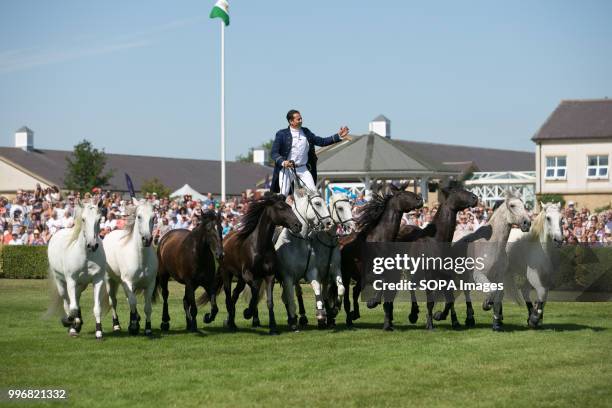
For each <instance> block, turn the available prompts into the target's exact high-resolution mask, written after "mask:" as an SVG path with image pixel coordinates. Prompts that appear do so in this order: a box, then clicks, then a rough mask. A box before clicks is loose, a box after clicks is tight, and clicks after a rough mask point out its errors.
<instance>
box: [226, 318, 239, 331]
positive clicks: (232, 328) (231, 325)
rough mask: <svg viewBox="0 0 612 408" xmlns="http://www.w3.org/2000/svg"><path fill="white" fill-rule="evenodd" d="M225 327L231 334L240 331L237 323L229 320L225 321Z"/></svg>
mask: <svg viewBox="0 0 612 408" xmlns="http://www.w3.org/2000/svg"><path fill="white" fill-rule="evenodd" d="M223 327H225V328H226V329H228V330H229V331H230V332H235V331H236V330H238V327H237V326H236V323H234V322H231V323H230V322H229V321H228V320H224V321H223Z"/></svg>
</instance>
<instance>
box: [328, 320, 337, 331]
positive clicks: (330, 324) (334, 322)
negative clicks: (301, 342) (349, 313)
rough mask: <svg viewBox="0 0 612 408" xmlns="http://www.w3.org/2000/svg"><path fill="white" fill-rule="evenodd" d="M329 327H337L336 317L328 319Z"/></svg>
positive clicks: (332, 328) (331, 328)
mask: <svg viewBox="0 0 612 408" xmlns="http://www.w3.org/2000/svg"><path fill="white" fill-rule="evenodd" d="M327 328H328V329H330V330H334V329H335V328H336V319H327Z"/></svg>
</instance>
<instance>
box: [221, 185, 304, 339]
mask: <svg viewBox="0 0 612 408" xmlns="http://www.w3.org/2000/svg"><path fill="white" fill-rule="evenodd" d="M277 225H281V226H283V227H286V228H289V229H290V230H291V232H293V233H294V234H299V233H300V231H301V229H302V223H301V222H300V220H299V219H298V218H297V217H296V215H295V213H294V212H293V210H292V209H291V207H290V206H289V205H288V204H287V203H285V199H284V196H282V195H275V194H266V195H264V197H263V198H262V199H260V200H254V201H251V202H249V204H248V208H247V211H246V213H245V214H244V215H243V216H242V219H241V227H240V228H239V229H238V230H236V231H234V232H231V233H230V234H228V236H227V237H226V239H225V242H224V244H223V249H224V252H225V256H224V258H223V262H222V263H221V266H220V270H221V272H220V273H221V276H222V278H223V290H224V291H225V305H226V307H227V313H228V317H227V320H226V322H225V325H226V327H228V328H229V329H230V330H232V331H233V330H236V323H235V318H236V302H237V301H238V296H239V295H240V293H241V292H242V290H243V289H244V287H245V285H246V284H248V285H249V287H250V288H251V300H250V302H249V306H248V308H247V309H245V310H244V318H245V319H250V318H253V326H259V317H258V316H257V315H256V310H257V301H258V297H259V290H260V288H261V287H262V286H261V285H262V284H265V285H266V286H265V288H266V294H267V300H268V313H269V321H270V323H269V329H270V334H278V331H277V329H276V320H275V318H274V302H273V300H272V290H273V287H274V274H275V272H276V263H277V261H276V251H275V250H274V244H273V242H272V236H273V235H274V229H275V227H276V226H277ZM233 277H235V278H236V279H237V280H238V283H237V285H236V287H235V288H234V291H233V293H232V292H231V289H232V278H233Z"/></svg>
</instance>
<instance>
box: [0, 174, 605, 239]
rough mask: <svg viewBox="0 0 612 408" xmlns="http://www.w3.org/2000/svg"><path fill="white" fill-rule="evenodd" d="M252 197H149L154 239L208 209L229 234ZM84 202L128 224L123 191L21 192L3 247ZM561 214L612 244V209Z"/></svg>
mask: <svg viewBox="0 0 612 408" xmlns="http://www.w3.org/2000/svg"><path fill="white" fill-rule="evenodd" d="M250 198H252V197H250V196H247V193H246V192H245V193H243V194H242V196H241V197H240V198H232V199H230V200H229V201H227V202H225V203H223V202H220V201H218V200H216V199H215V198H214V197H213V195H212V194H211V193H208V194H207V195H206V197H205V198H204V199H203V200H194V199H193V198H192V197H191V196H189V195H186V196H183V197H179V198H173V199H169V198H167V197H157V195H156V194H149V195H147V197H146V199H147V200H149V201H151V202H152V203H153V205H154V207H155V212H156V217H155V227H154V232H153V234H154V239H155V241H156V242H157V241H158V240H159V238H160V237H161V236H162V235H163V234H165V233H166V232H168V231H170V230H172V229H175V228H187V229H193V228H195V226H196V225H197V223H198V216H199V214H201V213H202V212H205V211H208V210H215V211H217V212H219V213H220V214H221V216H222V221H221V225H222V228H223V235H224V236H225V235H227V234H228V233H229V232H230V231H232V230H233V229H234V228H235V227H236V225H237V224H238V222H239V219H240V216H241V215H242V214H243V212H244V211H245V210H246V206H247V204H248V200H249V199H250ZM79 200H81V201H87V200H94V201H95V202H98V200H102V209H101V212H102V218H101V220H100V236H101V237H102V238H104V236H105V235H106V234H108V233H109V232H110V231H113V230H115V229H121V228H123V226H124V225H125V223H126V215H127V210H128V206H129V205H130V199H129V198H126V197H123V196H121V195H120V194H119V193H113V192H110V191H101V190H100V189H94V191H92V192H91V193H86V194H84V195H83V196H81V194H80V193H78V192H74V193H73V192H70V193H68V194H66V195H65V196H63V195H62V193H61V192H60V191H59V189H58V188H57V187H53V188H47V189H42V188H41V187H40V186H39V187H38V188H37V189H36V190H35V191H23V190H19V191H17V194H16V196H15V198H14V199H12V200H9V199H7V198H5V197H0V234H1V238H2V239H1V240H0V245H2V244H4V245H46V244H47V243H48V242H49V239H50V238H51V236H52V235H53V234H54V233H55V232H57V231H58V230H60V229H62V228H70V227H72V226H73V225H74V218H73V217H74V209H75V205H76V203H77V202H78V201H79ZM366 202H367V200H366V197H364V195H363V194H361V195H359V196H357V197H356V198H355V199H354V200H353V204H354V208H355V210H356V211H358V208H359V207H360V206H362V205H363V204H365V203H366ZM438 207H439V205H438V204H437V203H435V204H434V205H432V206H431V208H430V207H429V206H428V205H425V206H423V208H422V209H419V210H416V211H412V212H410V213H406V214H404V217H403V219H402V223H405V224H410V225H416V226H419V227H421V228H424V227H425V226H427V224H428V223H430V222H432V220H433V217H434V216H435V214H436V212H437V210H438ZM562 211H563V220H562V229H563V234H564V237H565V241H566V242H568V243H579V242H589V243H595V242H612V235H611V233H612V210H608V211H604V212H602V213H599V214H591V213H590V212H589V210H588V209H586V208H581V209H576V208H574V203H572V202H569V203H568V205H567V206H566V207H565V208H564V209H563V210H562ZM492 214H493V209H492V208H486V207H484V206H482V205H481V206H478V207H475V208H471V209H466V210H465V211H462V212H460V213H459V214H458V215H457V227H456V231H455V238H460V237H461V236H463V235H466V234H469V233H471V232H473V231H475V230H477V229H478V228H479V227H480V226H481V225H483V224H485V223H486V222H487V220H488V219H489V218H490V217H491V215H492Z"/></svg>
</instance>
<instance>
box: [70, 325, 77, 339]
mask: <svg viewBox="0 0 612 408" xmlns="http://www.w3.org/2000/svg"><path fill="white" fill-rule="evenodd" d="M68 335H69V336H70V337H79V332H77V331H76V329H75V328H74V327H71V328H70V330H68Z"/></svg>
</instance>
